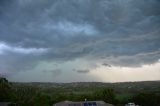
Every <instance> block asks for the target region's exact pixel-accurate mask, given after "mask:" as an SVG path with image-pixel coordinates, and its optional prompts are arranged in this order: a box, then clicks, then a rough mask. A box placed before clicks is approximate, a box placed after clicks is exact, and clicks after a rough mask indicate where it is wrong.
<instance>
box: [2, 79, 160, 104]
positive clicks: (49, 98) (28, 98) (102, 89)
mask: <svg viewBox="0 0 160 106" xmlns="http://www.w3.org/2000/svg"><path fill="white" fill-rule="evenodd" d="M85 98H87V100H94V101H95V100H103V101H105V102H107V103H111V104H114V105H115V106H124V104H126V103H128V102H135V103H136V104H139V105H140V106H160V101H159V100H160V81H153V82H151V81H150V82H128V83H98V82H79V83H11V82H8V80H7V79H6V78H0V102H7V101H9V102H14V103H17V104H18V105H19V106H51V105H53V104H54V103H57V102H60V101H64V100H70V101H84V99H85Z"/></svg>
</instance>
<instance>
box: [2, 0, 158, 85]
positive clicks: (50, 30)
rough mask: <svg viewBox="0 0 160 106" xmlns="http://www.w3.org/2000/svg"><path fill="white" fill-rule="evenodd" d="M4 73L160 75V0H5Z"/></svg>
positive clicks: (88, 77)
mask: <svg viewBox="0 0 160 106" xmlns="http://www.w3.org/2000/svg"><path fill="white" fill-rule="evenodd" d="M0 74H1V76H5V77H7V78H8V79H9V80H10V81H19V82H28V81H32V82H37V81H38V82H41V81H42V82H77V81H78V82H79V81H99V82H101V81H102V82H122V81H145V80H160V0H0Z"/></svg>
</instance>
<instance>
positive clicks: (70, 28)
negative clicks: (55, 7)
mask: <svg viewBox="0 0 160 106" xmlns="http://www.w3.org/2000/svg"><path fill="white" fill-rule="evenodd" d="M43 27H44V28H46V29H47V30H57V31H59V32H63V33H66V34H73V35H77V34H79V33H84V34H86V35H96V34H97V33H98V31H96V29H95V28H94V27H93V26H92V25H89V24H87V23H84V24H76V23H72V22H69V21H62V22H58V23H56V24H54V23H46V24H45V25H44V26H43Z"/></svg>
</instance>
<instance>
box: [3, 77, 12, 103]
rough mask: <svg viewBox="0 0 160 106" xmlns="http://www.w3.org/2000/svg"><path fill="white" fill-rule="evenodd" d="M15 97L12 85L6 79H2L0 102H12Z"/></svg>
mask: <svg viewBox="0 0 160 106" xmlns="http://www.w3.org/2000/svg"><path fill="white" fill-rule="evenodd" d="M11 96H13V93H12V89H11V84H10V83H9V82H8V80H7V79H6V78H0V101H10V99H11Z"/></svg>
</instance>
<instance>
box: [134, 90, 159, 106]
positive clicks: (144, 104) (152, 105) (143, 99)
mask: <svg viewBox="0 0 160 106" xmlns="http://www.w3.org/2000/svg"><path fill="white" fill-rule="evenodd" d="M159 100H160V94H156V93H153V92H143V93H139V94H138V95H136V96H135V97H133V101H135V102H136V103H137V104H139V105H140V106H160V101H159Z"/></svg>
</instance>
